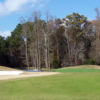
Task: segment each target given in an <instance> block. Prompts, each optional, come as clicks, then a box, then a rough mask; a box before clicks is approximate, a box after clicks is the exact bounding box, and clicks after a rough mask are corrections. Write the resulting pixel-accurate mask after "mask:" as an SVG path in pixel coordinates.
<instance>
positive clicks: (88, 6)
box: [0, 0, 100, 37]
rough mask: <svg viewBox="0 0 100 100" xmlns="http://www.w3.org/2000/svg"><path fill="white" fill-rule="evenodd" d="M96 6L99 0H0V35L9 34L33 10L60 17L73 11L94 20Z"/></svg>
mask: <svg viewBox="0 0 100 100" xmlns="http://www.w3.org/2000/svg"><path fill="white" fill-rule="evenodd" d="M97 7H98V8H99V9H100V0H0V35H1V36H3V37H7V36H10V35H11V32H12V31H13V30H14V29H15V27H16V26H17V24H18V23H20V18H21V17H26V16H30V15H31V13H32V12H34V11H41V12H42V14H43V15H44V14H45V12H46V11H49V12H50V14H51V15H53V16H55V17H56V18H60V19H62V18H65V17H66V16H67V15H70V14H72V13H73V12H75V13H79V14H80V15H84V16H85V17H87V18H88V20H94V19H96V12H95V10H94V9H95V8H97Z"/></svg>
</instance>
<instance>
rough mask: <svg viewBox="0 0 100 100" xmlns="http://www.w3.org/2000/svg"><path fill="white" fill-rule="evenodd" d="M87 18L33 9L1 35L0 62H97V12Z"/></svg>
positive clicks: (43, 64) (99, 60) (44, 64)
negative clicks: (27, 15)
mask: <svg viewBox="0 0 100 100" xmlns="http://www.w3.org/2000/svg"><path fill="white" fill-rule="evenodd" d="M95 11H96V13H97V17H96V20H93V21H89V20H87V18H86V17H85V16H84V15H80V14H78V13H73V14H71V15H67V16H66V17H65V18H63V19H57V18H54V17H53V16H51V15H50V14H49V13H48V12H47V13H46V15H45V16H46V17H45V20H43V19H42V18H41V12H38V11H34V12H33V13H32V15H31V16H30V17H28V18H21V19H20V23H19V24H18V25H17V26H16V28H15V29H14V30H13V31H12V32H11V36H8V37H7V38H5V37H2V36H0V65H5V66H11V67H20V68H24V67H27V68H28V69H30V67H36V68H38V69H41V68H46V69H47V70H48V69H51V68H60V67H63V66H75V65H82V64H100V46H99V45H100V14H99V10H98V8H96V9H95Z"/></svg>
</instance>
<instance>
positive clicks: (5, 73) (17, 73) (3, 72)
mask: <svg viewBox="0 0 100 100" xmlns="http://www.w3.org/2000/svg"><path fill="white" fill-rule="evenodd" d="M21 73H23V71H0V75H19V74H21Z"/></svg>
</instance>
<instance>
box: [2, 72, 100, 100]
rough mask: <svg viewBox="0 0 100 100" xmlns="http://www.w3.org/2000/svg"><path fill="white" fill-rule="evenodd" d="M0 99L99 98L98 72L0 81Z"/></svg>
mask: <svg viewBox="0 0 100 100" xmlns="http://www.w3.org/2000/svg"><path fill="white" fill-rule="evenodd" d="M0 100H100V72H92V73H88V72H87V73H80V72H79V73H73V72H72V73H62V74H59V75H53V76H44V77H43V76H42V77H34V78H24V79H14V80H6V81H0Z"/></svg>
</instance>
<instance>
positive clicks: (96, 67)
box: [64, 65, 100, 69]
mask: <svg viewBox="0 0 100 100" xmlns="http://www.w3.org/2000/svg"><path fill="white" fill-rule="evenodd" d="M64 68H73V69H77V68H79V69H100V66H98V65H80V66H71V67H64Z"/></svg>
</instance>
